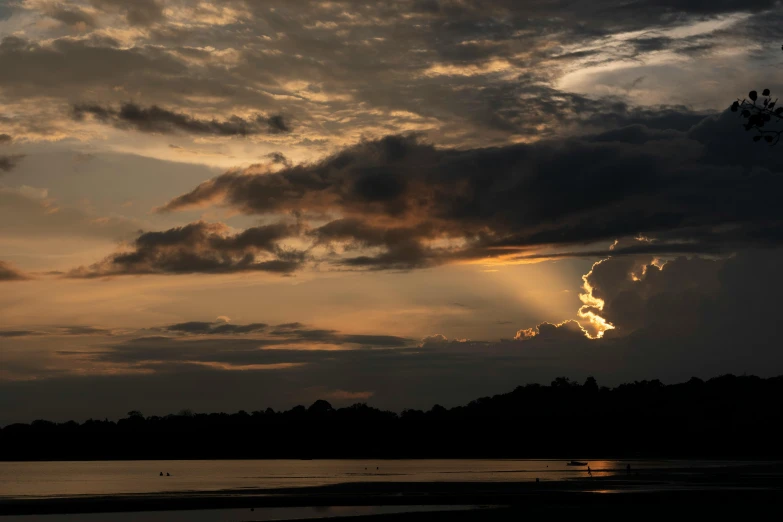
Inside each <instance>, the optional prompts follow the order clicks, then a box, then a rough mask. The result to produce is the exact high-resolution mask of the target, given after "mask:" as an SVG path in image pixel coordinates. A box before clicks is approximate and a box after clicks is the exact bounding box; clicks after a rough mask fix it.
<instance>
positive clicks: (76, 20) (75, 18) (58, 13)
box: [46, 4, 97, 29]
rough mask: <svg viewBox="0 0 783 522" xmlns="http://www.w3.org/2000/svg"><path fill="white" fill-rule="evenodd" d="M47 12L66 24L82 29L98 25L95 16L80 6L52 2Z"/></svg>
mask: <svg viewBox="0 0 783 522" xmlns="http://www.w3.org/2000/svg"><path fill="white" fill-rule="evenodd" d="M46 14H47V15H49V16H50V17H52V18H54V19H55V20H57V21H59V22H62V23H64V24H65V25H69V26H72V27H77V28H81V29H88V28H93V27H95V26H96V25H97V22H96V20H95V17H94V16H92V15H91V14H90V13H88V12H87V11H84V10H83V9H80V8H78V7H64V6H63V5H61V4H52V5H50V6H49V7H48V8H47V10H46Z"/></svg>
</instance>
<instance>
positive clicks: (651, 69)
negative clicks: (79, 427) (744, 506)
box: [0, 0, 783, 425]
mask: <svg viewBox="0 0 783 522" xmlns="http://www.w3.org/2000/svg"><path fill="white" fill-rule="evenodd" d="M781 44H783V3H781V2H780V1H768V0H743V1H738V0H715V1H713V2H703V1H699V0H682V1H675V0H635V1H620V0H595V1H591V2H574V1H566V0H526V1H518V0H516V1H512V0H381V1H376V2H365V1H355V0H343V1H340V0H334V1H324V0H221V1H217V0H136V1H134V2H126V1H123V0H70V1H57V0H0V425H5V424H8V423H12V422H29V421H32V420H34V419H38V418H46V419H50V420H56V421H64V420H68V419H76V420H80V421H81V420H85V419H87V418H104V417H106V418H113V419H116V418H119V417H122V416H124V415H125V413H126V412H127V411H129V410H140V411H142V412H143V413H144V414H147V415H153V414H155V415H162V414H167V413H174V412H177V411H180V410H182V409H191V410H193V411H197V412H210V411H229V412H232V411H237V410H240V409H243V410H246V411H249V412H250V411H254V410H263V409H266V408H267V407H272V408H274V409H287V408H290V407H292V406H295V405H297V404H305V405H309V404H310V403H312V402H314V401H315V400H317V399H325V400H328V401H330V402H331V403H332V404H333V405H335V406H345V405H350V404H353V403H356V402H366V403H369V404H370V405H373V406H376V407H381V408H387V409H391V410H395V411H401V410H402V409H404V408H420V409H429V408H430V407H431V406H432V405H433V404H436V403H438V404H441V405H444V406H446V407H451V406H455V405H459V404H463V403H466V402H468V401H470V400H472V399H475V398H477V397H480V396H486V395H492V394H496V393H503V392H507V391H510V390H512V389H513V388H514V387H515V386H517V385H521V384H525V383H529V382H541V383H548V382H550V381H551V380H553V379H554V378H556V377H558V376H567V377H570V378H571V379H574V380H578V381H582V380H584V379H585V378H586V377H587V376H589V375H592V376H595V377H596V378H597V379H598V381H599V384H603V385H617V384H620V383H623V382H629V381H633V380H641V379H660V380H662V381H664V382H667V383H672V382H679V381H684V380H687V379H689V378H690V377H692V376H697V377H700V378H705V379H706V378H710V377H714V376H717V375H721V374H724V373H734V374H744V373H748V374H756V375H760V376H765V377H766V376H772V375H778V374H781V373H783V354H782V353H781V350H780V345H781V342H780V337H781V335H783V326H781V320H780V317H779V315H780V312H779V311H780V309H781V306H780V299H781V296H783V278H781V275H780V267H781V266H783V264H782V262H783V226H782V225H783V223H782V222H781V215H780V208H781V206H780V198H781V194H783V144H782V145H776V146H769V145H768V144H766V143H765V142H764V141H761V142H758V143H757V142H754V141H753V140H752V139H751V138H752V132H751V133H749V132H746V131H745V129H744V128H743V125H742V123H743V120H742V119H741V117H740V115H739V114H737V113H735V112H732V111H731V110H730V109H729V107H730V105H731V104H732V102H733V101H734V100H736V99H738V98H740V99H742V98H744V97H746V96H747V93H748V91H750V90H758V91H759V92H761V90H762V89H770V90H771V92H772V99H773V100H774V99H775V95H776V93H783V68H782V67H781V65H782V64H783V52H781ZM776 124H777V125H780V122H775V121H772V122H770V125H776Z"/></svg>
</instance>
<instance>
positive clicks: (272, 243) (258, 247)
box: [68, 222, 306, 278]
mask: <svg viewBox="0 0 783 522" xmlns="http://www.w3.org/2000/svg"><path fill="white" fill-rule="evenodd" d="M297 231H298V227H297V226H296V225H286V224H283V223H277V224H273V225H264V226H259V227H253V228H248V229H246V230H244V231H242V232H239V233H236V234H231V233H230V231H229V229H228V227H227V226H226V225H223V224H220V223H205V222H197V223H191V224H189V225H186V226H183V227H177V228H172V229H169V230H165V231H163V232H144V233H142V234H141V235H139V236H138V237H137V238H136V239H135V240H134V241H133V242H132V244H131V245H130V250H129V251H126V252H120V253H117V254H113V255H111V256H109V257H107V258H106V259H104V260H102V261H100V262H98V263H95V264H93V265H91V266H89V267H80V268H77V269H74V270H72V271H71V272H70V273H69V274H68V276H69V277H75V278H93V277H105V276H119V275H139V274H192V273H211V274H219V273H233V272H251V271H262V272H272V273H278V274H290V273H292V272H294V271H296V270H298V269H299V268H301V267H302V265H303V264H304V262H305V260H306V253H305V252H303V251H299V250H294V249H289V248H284V247H282V246H280V244H279V242H280V241H281V240H283V239H286V238H288V237H291V236H294V235H296V234H297ZM259 256H260V257H259Z"/></svg>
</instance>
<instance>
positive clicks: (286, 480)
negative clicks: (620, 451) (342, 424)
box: [0, 460, 741, 497]
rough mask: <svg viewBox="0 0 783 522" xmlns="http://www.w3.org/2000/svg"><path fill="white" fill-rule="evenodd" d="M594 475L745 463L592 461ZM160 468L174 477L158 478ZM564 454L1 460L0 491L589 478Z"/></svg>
mask: <svg viewBox="0 0 783 522" xmlns="http://www.w3.org/2000/svg"><path fill="white" fill-rule="evenodd" d="M586 462H589V464H590V468H591V469H592V471H593V475H596V476H601V475H608V474H611V473H614V472H625V466H626V464H629V463H630V464H631V466H632V469H633V470H644V469H661V468H676V469H680V470H687V469H688V468H703V467H721V466H729V465H736V464H741V463H729V462H715V461H707V462H704V461H681V460H680V461H668V460H645V461H636V460H622V461H621V460H590V461H586ZM160 472H163V474H164V475H165V474H166V473H170V474H171V476H170V477H166V476H163V477H161V476H159V474H160ZM586 474H587V471H586V468H578V467H570V466H566V461H565V460H172V461H160V460H158V461H103V462H0V497H65V496H75V495H113V494H119V493H161V492H181V491H218V490H231V489H259V488H261V489H265V488H283V487H306V486H321V485H327V484H338V483H344V482H444V481H456V482H468V481H469V482H476V481H514V482H516V481H528V480H529V481H533V480H535V479H536V477H538V478H540V479H541V480H542V481H546V480H562V479H569V478H578V477H584V476H585V475H586Z"/></svg>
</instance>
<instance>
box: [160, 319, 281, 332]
mask: <svg viewBox="0 0 783 522" xmlns="http://www.w3.org/2000/svg"><path fill="white" fill-rule="evenodd" d="M267 326H268V325H266V324H264V323H251V324H230V323H225V322H215V323H208V322H204V321H189V322H186V323H177V324H172V325H169V326H164V327H163V329H164V330H168V331H169V332H181V333H186V334H199V335H233V334H247V333H258V332H263V331H264V330H266V328H267Z"/></svg>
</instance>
